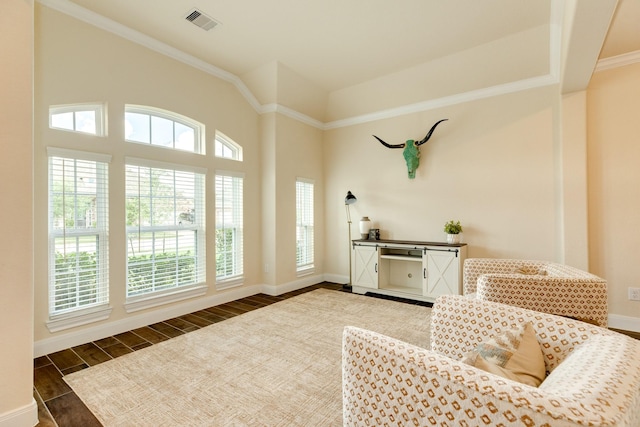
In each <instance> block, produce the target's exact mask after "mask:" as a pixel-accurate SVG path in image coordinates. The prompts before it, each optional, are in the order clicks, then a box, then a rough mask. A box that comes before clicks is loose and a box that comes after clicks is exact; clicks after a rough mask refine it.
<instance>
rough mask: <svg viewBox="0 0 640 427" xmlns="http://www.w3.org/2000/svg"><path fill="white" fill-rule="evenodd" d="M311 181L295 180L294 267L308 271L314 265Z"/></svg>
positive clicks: (299, 271) (299, 270)
mask: <svg viewBox="0 0 640 427" xmlns="http://www.w3.org/2000/svg"><path fill="white" fill-rule="evenodd" d="M313 234H314V232H313V181H309V180H305V179H302V178H298V179H297V180H296V268H297V271H298V273H301V272H308V271H309V270H311V269H313V267H314V265H313V263H314V238H313Z"/></svg>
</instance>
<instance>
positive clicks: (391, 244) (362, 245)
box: [351, 240, 467, 302]
mask: <svg viewBox="0 0 640 427" xmlns="http://www.w3.org/2000/svg"><path fill="white" fill-rule="evenodd" d="M353 252H354V253H353V258H352V259H353V265H352V274H353V277H352V279H351V284H352V290H353V292H355V293H359V294H364V293H367V292H371V293H378V294H384V295H390V296H396V297H401V298H409V299H415V300H421V301H428V302H433V301H435V299H436V298H437V297H438V296H440V295H445V294H456V295H459V294H462V265H463V263H464V260H465V258H466V255H467V245H466V244H465V243H457V244H448V243H440V242H410V241H400V240H354V241H353Z"/></svg>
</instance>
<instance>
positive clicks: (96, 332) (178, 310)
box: [0, 285, 262, 427]
mask: <svg viewBox="0 0 640 427" xmlns="http://www.w3.org/2000/svg"><path fill="white" fill-rule="evenodd" d="M260 292H262V286H261V285H253V286H242V287H237V288H231V289H228V290H226V291H224V292H219V293H216V294H214V295H211V296H208V297H201V298H194V299H191V300H188V301H184V302H182V303H180V304H176V305H172V306H170V307H166V308H157V309H155V310H153V311H149V312H146V313H142V314H138V315H135V316H131V317H127V318H126V319H122V320H116V321H113V322H108V323H104V324H100V325H96V326H94V327H90V328H86V329H82V330H80V331H71V332H69V333H65V334H63V335H58V336H55V337H52V338H46V339H43V340H40V341H36V342H35V343H34V346H33V353H34V357H39V356H44V355H46V354H50V353H53V352H56V351H60V350H64V349H66V348H70V347H73V346H76V345H80V344H86V343H88V342H91V341H96V340H99V339H102V338H105V337H109V336H112V335H116V334H120V333H123V332H127V331H130V330H132V329H136V328H141V327H143V326H147V325H151V324H153V323H158V322H162V321H164V320H167V319H171V318H173V317H178V316H183V315H185V314H189V313H193V312H194V311H199V310H203V309H205V308H208V307H213V306H216V305H220V304H224V303H227V302H230V301H235V300H237V299H241V298H245V297H248V296H251V295H255V294H258V293H260ZM0 427H1V426H0Z"/></svg>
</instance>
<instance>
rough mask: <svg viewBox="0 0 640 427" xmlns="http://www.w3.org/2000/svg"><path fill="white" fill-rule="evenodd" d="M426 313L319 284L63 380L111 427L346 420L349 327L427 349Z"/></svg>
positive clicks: (427, 310) (319, 423)
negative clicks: (344, 360) (345, 333)
mask: <svg viewBox="0 0 640 427" xmlns="http://www.w3.org/2000/svg"><path fill="white" fill-rule="evenodd" d="M430 313H431V309H430V308H427V307H421V306H416V305H410V304H404V303H400V302H395V301H388V300H382V299H377V298H371V297H365V296H361V295H354V294H348V293H344V292H339V291H332V290H326V289H319V290H315V291H312V292H309V293H306V294H302V295H299V296H296V297H293V298H290V299H287V300H284V301H281V302H278V303H275V304H272V305H269V306H267V307H263V308H260V309H257V310H253V311H251V312H248V313H245V314H242V315H240V316H236V317H233V318H231V319H228V320H225V321H223V322H221V323H216V324H213V325H211V326H208V327H206V328H202V329H199V330H197V331H194V332H191V333H188V334H185V335H181V336H179V337H177V338H173V339H171V340H168V341H164V342H162V343H159V344H155V345H153V346H151V347H147V348H145V349H142V350H139V351H136V352H135V353H131V354H128V355H126V356H122V357H119V358H117V359H114V360H111V361H109V362H106V363H102V364H100V365H96V366H94V367H91V368H89V369H85V370H83V371H79V372H76V373H73V374H70V375H67V376H65V377H64V379H65V381H66V382H67V383H68V384H69V385H70V386H71V387H72V388H73V390H74V391H75V392H76V393H77V395H78V396H79V397H80V398H81V399H82V401H83V402H84V403H85V404H86V405H87V406H88V407H89V409H91V411H92V412H93V413H94V414H95V415H96V416H97V417H98V419H99V420H100V421H101V422H102V423H103V424H104V425H105V426H270V427H271V426H287V427H289V426H341V425H342V372H341V352H342V348H341V346H342V330H343V329H344V327H345V326H346V325H353V326H358V327H362V328H367V329H371V330H374V331H377V332H380V333H383V334H386V335H390V336H393V337H396V338H399V339H402V340H404V341H407V342H410V343H412V344H416V345H420V346H423V347H426V346H428V341H429V316H430Z"/></svg>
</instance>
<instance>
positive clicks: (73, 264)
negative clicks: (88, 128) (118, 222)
mask: <svg viewBox="0 0 640 427" xmlns="http://www.w3.org/2000/svg"><path fill="white" fill-rule="evenodd" d="M108 161H109V156H101V155H97V154H88V153H78V152H72V151H69V150H61V149H51V148H50V149H49V316H50V317H53V316H55V315H59V314H63V313H68V312H72V311H77V310H80V309H85V308H89V307H95V306H99V305H103V304H108V300H109V275H108V271H109V264H108V263H109V257H108V247H109V245H108V224H109V220H108V216H109V209H108V205H107V204H108V200H109V197H108V163H107V162H108Z"/></svg>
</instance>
